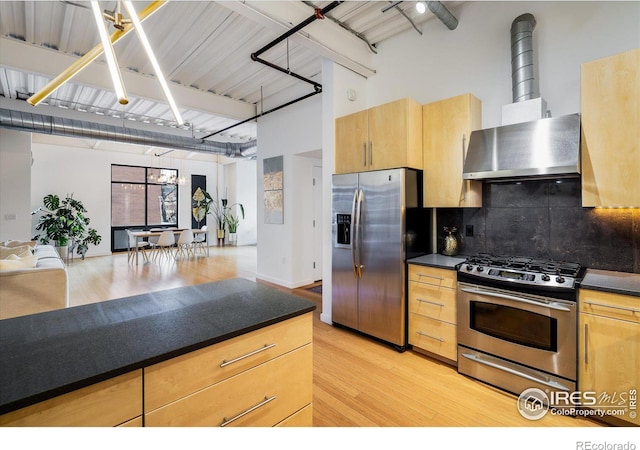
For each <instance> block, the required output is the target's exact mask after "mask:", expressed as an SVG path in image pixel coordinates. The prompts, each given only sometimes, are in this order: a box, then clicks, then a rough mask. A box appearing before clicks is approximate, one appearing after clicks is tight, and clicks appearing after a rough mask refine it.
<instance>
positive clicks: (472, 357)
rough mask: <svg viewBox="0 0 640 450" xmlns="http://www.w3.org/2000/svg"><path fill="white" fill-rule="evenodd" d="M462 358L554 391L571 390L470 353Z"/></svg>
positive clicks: (463, 354) (464, 354) (554, 382)
mask: <svg viewBox="0 0 640 450" xmlns="http://www.w3.org/2000/svg"><path fill="white" fill-rule="evenodd" d="M462 356H464V357H465V358H467V359H470V360H471V361H474V362H477V363H479V364H484V365H485V366H489V367H493V368H494V369H498V370H502V371H504V372H507V373H510V374H512V375H516V376H518V377H522V378H526V379H527V380H529V381H534V382H536V383H540V384H543V385H545V386H549V387H550V388H554V389H558V390H561V391H567V392H568V391H570V389H569V388H568V387H566V386H564V385H562V384H560V383H558V382H556V381H549V380H543V379H541V378H536V377H534V376H532V375H529V374H526V373H522V372H520V371H518V370H515V369H512V368H510V367H505V366H501V365H500V364H496V363H494V362H491V361H485V360H484V359H482V358H480V357H478V356H476V355H472V354H469V353H462Z"/></svg>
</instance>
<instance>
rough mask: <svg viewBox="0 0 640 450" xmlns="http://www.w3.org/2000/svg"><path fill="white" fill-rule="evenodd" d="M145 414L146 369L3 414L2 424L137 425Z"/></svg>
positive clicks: (0, 419)
mask: <svg viewBox="0 0 640 450" xmlns="http://www.w3.org/2000/svg"><path fill="white" fill-rule="evenodd" d="M141 416H142V371H141V370H136V371H133V372H129V373H127V374H124V375H120V376H118V377H115V378H112V379H109V380H106V381H102V382H100V383H96V384H94V385H91V386H87V387H85V388H82V389H78V390H76V391H73V392H69V393H68V394H64V395H60V396H58V397H54V398H52V399H49V400H45V401H43V402H40V403H36V404H34V405H31V406H27V407H25V408H22V409H18V410H16V411H13V412H10V413H7V414H4V415H2V416H0V426H2V427H114V426H119V425H125V424H126V423H127V422H131V423H129V424H128V425H127V426H131V425H133V426H135V423H136V419H138V422H137V423H140V421H139V418H140V417H141Z"/></svg>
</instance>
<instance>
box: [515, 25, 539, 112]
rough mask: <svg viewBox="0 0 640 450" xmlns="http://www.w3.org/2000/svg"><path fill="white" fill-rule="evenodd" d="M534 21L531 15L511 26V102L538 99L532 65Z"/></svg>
mask: <svg viewBox="0 0 640 450" xmlns="http://www.w3.org/2000/svg"><path fill="white" fill-rule="evenodd" d="M535 27H536V19H535V18H534V17H533V15H531V14H528V13H527V14H522V15H521V16H518V17H516V19H515V20H514V21H513V23H512V24H511V83H512V93H513V102H514V103H516V102H521V101H524V100H531V99H534V98H538V97H539V96H540V95H539V94H538V92H537V90H536V86H535V70H534V65H533V29H534V28H535Z"/></svg>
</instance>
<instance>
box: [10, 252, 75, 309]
mask: <svg viewBox="0 0 640 450" xmlns="http://www.w3.org/2000/svg"><path fill="white" fill-rule="evenodd" d="M33 254H34V255H35V257H36V265H35V267H30V268H16V269H13V268H9V269H8V270H0V319H8V318H11V317H18V316H24V315H27V314H35V313H39V312H45V311H51V310H54V309H60V308H65V307H67V306H69V283H68V275H67V269H66V267H65V264H64V261H63V260H62V259H61V258H60V256H59V255H58V252H57V251H56V249H55V248H54V247H53V246H51V245H36V246H35V248H34V250H33ZM3 269H6V267H5V268H3Z"/></svg>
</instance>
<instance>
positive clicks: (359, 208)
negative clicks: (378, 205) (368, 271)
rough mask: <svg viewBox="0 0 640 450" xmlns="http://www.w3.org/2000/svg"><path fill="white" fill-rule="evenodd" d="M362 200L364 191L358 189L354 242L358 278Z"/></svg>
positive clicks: (360, 263)
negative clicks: (356, 250) (356, 249)
mask: <svg viewBox="0 0 640 450" xmlns="http://www.w3.org/2000/svg"><path fill="white" fill-rule="evenodd" d="M363 200H364V192H363V191H362V189H359V190H358V202H357V203H358V206H357V210H356V239H355V242H356V244H357V246H358V252H357V255H358V259H357V261H356V267H357V269H358V270H357V272H358V278H362V268H363V266H362V245H360V244H361V242H360V240H361V239H362V238H361V236H360V233H361V232H362V227H361V223H360V219H361V216H362V202H363Z"/></svg>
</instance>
